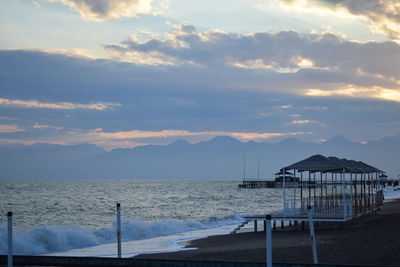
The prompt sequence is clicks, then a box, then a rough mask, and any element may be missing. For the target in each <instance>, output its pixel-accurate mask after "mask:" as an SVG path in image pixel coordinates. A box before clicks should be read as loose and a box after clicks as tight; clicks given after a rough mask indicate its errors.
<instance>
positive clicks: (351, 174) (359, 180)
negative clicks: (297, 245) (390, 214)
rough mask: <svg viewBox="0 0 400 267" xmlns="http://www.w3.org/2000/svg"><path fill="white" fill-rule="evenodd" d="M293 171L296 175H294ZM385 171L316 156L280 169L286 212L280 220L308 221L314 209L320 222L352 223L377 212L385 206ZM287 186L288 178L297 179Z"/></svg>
mask: <svg viewBox="0 0 400 267" xmlns="http://www.w3.org/2000/svg"><path fill="white" fill-rule="evenodd" d="M290 171H292V172H290ZM382 174H383V171H381V170H380V169H378V168H376V167H374V166H371V165H369V164H366V163H364V162H362V161H356V160H348V159H341V158H338V157H325V156H323V155H320V154H316V155H312V156H310V157H308V158H306V159H304V160H301V161H298V162H296V163H293V164H291V165H287V166H286V167H283V168H281V169H280V171H279V172H278V173H276V174H275V175H278V176H279V177H282V178H281V179H282V180H281V181H282V185H283V186H282V187H283V190H282V191H283V210H281V211H279V212H276V214H273V217H274V218H276V220H289V221H290V220H294V221H299V220H300V221H301V220H303V221H304V220H307V207H308V206H311V207H312V210H313V214H314V219H315V220H316V221H318V220H319V221H338V222H344V221H348V220H351V219H352V218H353V217H355V216H359V215H363V214H365V213H370V212H373V211H374V210H376V209H378V208H379V206H380V205H382V202H383V191H382V189H383V183H382V177H381V176H380V175H382ZM297 175H299V179H298V180H294V181H293V182H291V183H289V184H290V186H289V187H288V185H287V184H286V183H285V181H287V179H286V177H287V176H289V177H297Z"/></svg>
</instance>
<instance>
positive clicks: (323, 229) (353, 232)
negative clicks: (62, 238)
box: [134, 198, 400, 266]
mask: <svg viewBox="0 0 400 267" xmlns="http://www.w3.org/2000/svg"><path fill="white" fill-rule="evenodd" d="M398 222H400V199H398V198H388V199H387V201H385V203H384V206H383V207H382V210H381V211H378V213H377V214H376V215H373V216H368V217H365V218H361V219H358V220H357V221H354V222H350V223H345V225H344V226H343V229H333V228H334V227H333V225H332V224H328V223H327V224H321V225H319V226H318V227H316V238H317V249H318V257H319V262H320V263H326V264H369V265H371V264H375V265H393V266H399V265H400V257H398V256H397V254H398V251H400V225H398ZM336 228H338V227H336ZM272 242H273V261H274V262H288V263H294V262H297V263H312V253H311V239H310V236H309V232H308V230H307V229H306V231H294V230H290V229H288V227H286V229H284V230H278V231H276V232H273V233H272ZM185 245H186V248H197V249H194V250H187V251H177V252H171V253H156V254H141V255H137V256H135V257H134V258H137V259H166V260H202V261H228V262H233V261H246V262H265V232H261V231H260V232H257V233H254V232H246V233H239V234H228V235H218V236H210V237H206V238H201V239H196V240H191V241H189V242H187V243H186V244H185Z"/></svg>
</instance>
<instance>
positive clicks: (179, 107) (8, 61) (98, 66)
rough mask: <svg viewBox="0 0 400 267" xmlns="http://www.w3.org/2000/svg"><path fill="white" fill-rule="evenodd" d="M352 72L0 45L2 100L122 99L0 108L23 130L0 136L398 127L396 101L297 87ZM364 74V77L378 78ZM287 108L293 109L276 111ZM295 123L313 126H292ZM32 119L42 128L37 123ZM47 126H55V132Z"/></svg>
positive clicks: (348, 131)
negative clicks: (145, 61) (158, 62)
mask: <svg viewBox="0 0 400 267" xmlns="http://www.w3.org/2000/svg"><path fill="white" fill-rule="evenodd" d="M290 35H292V36H296V35H293V33H290ZM295 39H296V38H295ZM292 40H293V39H292ZM341 42H343V41H341ZM282 57H283V56H282ZM204 62H207V61H206V60H205V61H204ZM357 75H358V74H353V73H345V72H344V71H343V72H338V71H334V70H328V69H326V70H324V69H310V68H308V69H302V70H299V71H297V72H295V73H279V72H276V71H274V70H257V69H243V68H237V67H232V66H227V65H224V64H218V65H213V66H210V67H204V66H203V67H199V66H196V65H190V64H189V65H186V64H182V65H174V66H146V65H139V64H133V63H121V62H115V61H112V60H92V59H87V58H81V57H71V56H65V55H61V54H50V53H45V52H38V51H19V50H14V51H4V50H3V51H0V87H1V88H2V89H1V92H0V98H4V99H14V100H15V99H18V100H24V101H29V100H37V101H38V102H39V103H47V104H48V103H53V102H54V103H60V102H62V103H64V102H68V103H97V102H99V103H118V104H120V106H115V107H113V108H110V109H107V110H102V111H97V110H91V109H74V110H65V109H64V110H62V109H57V110H48V109H44V108H40V109H32V108H30V109H23V108H21V107H18V108H17V107H10V106H0V116H3V117H4V116H6V117H14V118H16V120H15V121H13V123H12V124H15V125H16V126H17V127H19V128H21V129H25V131H24V132H16V133H5V134H3V135H2V136H0V137H1V138H0V139H2V138H7V139H12V138H20V139H27V140H29V139H32V138H36V139H37V138H42V139H43V140H54V142H56V141H57V142H58V141H59V140H60V139H62V138H63V136H64V135H65V136H67V135H68V134H69V133H70V132H76V133H77V134H78V135H79V134H82V133H84V132H88V131H90V130H93V129H96V128H101V129H103V130H104V131H106V132H115V131H130V130H134V129H138V130H148V131H160V130H165V129H178V130H180V129H182V130H189V131H234V132H261V133H262V132H303V131H304V132H313V133H314V135H305V136H297V137H299V138H303V139H306V140H315V139H317V138H325V137H330V136H332V135H333V133H335V134H338V133H341V134H345V135H346V136H348V137H349V138H353V139H356V140H357V139H359V138H365V139H374V138H375V137H380V136H381V135H382V134H385V135H388V134H386V133H387V132H391V133H393V134H396V133H397V132H396V131H398V129H399V127H400V125H399V122H398V119H397V114H399V112H400V110H399V108H400V107H399V105H398V104H397V103H395V102H388V101H382V100H379V99H364V98H343V97H329V98H326V97H318V96H314V97H310V96H304V95H302V94H297V93H296V92H297V91H296V90H300V91H301V90H302V89H303V88H304V89H306V88H309V87H310V86H315V87H318V88H324V86H326V87H329V86H331V87H334V85H335V84H336V83H338V82H343V81H351V82H354V83H355V82H357V81H358V83H361V82H362V79H361V78H360V77H359V76H357ZM370 79H371V81H368V83H378V82H380V81H381V80H382V79H380V78H376V79H373V78H370ZM367 80H368V79H367ZM315 87H314V88H315ZM22 103H25V102H22ZM287 105H291V108H287V109H284V108H277V107H279V106H287ZM312 107H316V108H312ZM320 107H323V108H320ZM365 118H369V119H368V120H366V119H365ZM294 120H298V121H310V122H315V123H308V124H307V123H304V124H302V125H298V124H290V122H292V121H294ZM34 125H47V126H48V127H46V128H40V129H38V128H37V127H36V128H34ZM55 127H57V128H59V130H57V131H56V130H54V129H55ZM359 127H360V128H362V129H363V131H362V132H360V131H359V130H358V129H359ZM396 129H397V130H396ZM55 136H58V137H57V138H58V139H56V137H55ZM68 136H69V135H68ZM51 138H53V139H51Z"/></svg>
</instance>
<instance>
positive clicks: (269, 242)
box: [265, 215, 272, 267]
mask: <svg viewBox="0 0 400 267" xmlns="http://www.w3.org/2000/svg"><path fill="white" fill-rule="evenodd" d="M265 219H266V220H265V222H266V226H267V228H266V231H265V234H266V239H265V240H266V244H265V245H266V246H265V250H266V253H265V255H266V266H267V267H272V231H271V215H267V216H266V218H265Z"/></svg>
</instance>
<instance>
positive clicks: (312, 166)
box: [283, 154, 343, 171]
mask: <svg viewBox="0 0 400 267" xmlns="http://www.w3.org/2000/svg"><path fill="white" fill-rule="evenodd" d="M283 169H285V170H298V171H339V170H343V167H342V166H340V165H339V164H337V163H336V162H335V161H332V160H329V159H328V158H327V157H325V156H323V155H320V154H317V155H313V156H311V157H309V158H306V159H305V160H302V161H299V162H296V163H294V164H292V165H289V166H286V167H284V168H283Z"/></svg>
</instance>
